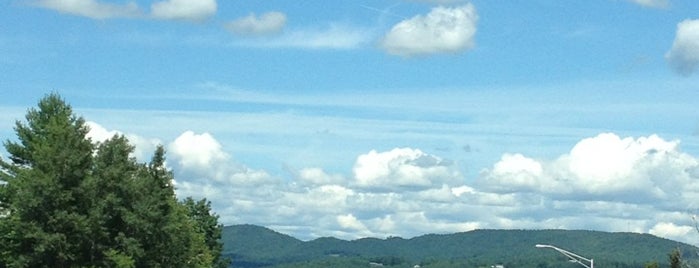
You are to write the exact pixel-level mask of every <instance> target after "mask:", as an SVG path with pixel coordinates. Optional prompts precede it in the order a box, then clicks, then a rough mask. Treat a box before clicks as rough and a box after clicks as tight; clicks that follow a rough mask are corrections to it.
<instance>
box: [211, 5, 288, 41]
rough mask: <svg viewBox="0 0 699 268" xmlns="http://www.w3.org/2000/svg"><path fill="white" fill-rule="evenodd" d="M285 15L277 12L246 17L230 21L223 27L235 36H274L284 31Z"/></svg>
mask: <svg viewBox="0 0 699 268" xmlns="http://www.w3.org/2000/svg"><path fill="white" fill-rule="evenodd" d="M285 25H286V14H284V13H282V12H278V11H271V12H267V13H263V14H261V15H259V16H257V15H255V14H254V13H253V14H250V15H248V16H245V17H242V18H239V19H236V20H233V21H230V22H228V23H226V24H225V25H224V27H225V28H226V30H228V31H229V32H231V33H233V34H237V35H252V36H259V35H268V34H276V33H279V32H281V31H282V29H284V26H285Z"/></svg>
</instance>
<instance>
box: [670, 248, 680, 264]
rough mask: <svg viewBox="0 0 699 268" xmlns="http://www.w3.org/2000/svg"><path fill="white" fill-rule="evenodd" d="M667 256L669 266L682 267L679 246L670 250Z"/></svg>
mask: <svg viewBox="0 0 699 268" xmlns="http://www.w3.org/2000/svg"><path fill="white" fill-rule="evenodd" d="M669 258H670V268H680V267H682V256H681V253H680V249H679V248H677V249H675V250H673V251H672V252H670V254H669Z"/></svg>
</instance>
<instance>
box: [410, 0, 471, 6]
mask: <svg viewBox="0 0 699 268" xmlns="http://www.w3.org/2000/svg"><path fill="white" fill-rule="evenodd" d="M410 1H411V2H423V3H430V4H440V5H444V4H453V3H461V2H466V1H467V0H410Z"/></svg>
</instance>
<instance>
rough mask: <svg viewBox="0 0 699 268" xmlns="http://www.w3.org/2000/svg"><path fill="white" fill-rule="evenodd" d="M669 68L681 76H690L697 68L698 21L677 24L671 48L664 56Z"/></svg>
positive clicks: (698, 52) (685, 21) (698, 63)
mask: <svg viewBox="0 0 699 268" xmlns="http://www.w3.org/2000/svg"><path fill="white" fill-rule="evenodd" d="M665 59H666V60H667V61H668V63H669V64H670V66H671V67H672V68H673V69H675V71H677V72H678V73H680V74H682V75H690V74H692V73H693V72H694V71H696V70H697V67H699V19H696V20H684V21H682V22H680V23H679V24H677V32H676V34H675V40H674V41H673V43H672V48H670V51H668V52H667V53H666V54H665Z"/></svg>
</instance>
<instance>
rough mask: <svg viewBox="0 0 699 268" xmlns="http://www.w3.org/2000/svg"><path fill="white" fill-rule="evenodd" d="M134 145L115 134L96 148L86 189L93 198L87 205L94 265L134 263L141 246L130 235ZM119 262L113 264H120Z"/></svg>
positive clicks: (133, 193)
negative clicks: (92, 170)
mask: <svg viewBox="0 0 699 268" xmlns="http://www.w3.org/2000/svg"><path fill="white" fill-rule="evenodd" d="M133 150H134V147H133V146H132V145H130V144H129V142H128V140H127V139H126V138H125V137H124V136H123V135H115V136H114V137H112V138H111V139H109V140H106V141H104V142H103V143H102V144H99V145H98V147H97V153H96V154H95V160H94V167H93V168H94V172H93V176H92V177H91V178H90V179H89V180H88V181H87V186H88V187H87V188H88V189H89V192H90V193H91V196H92V200H95V201H94V202H93V203H92V206H91V207H90V211H89V212H90V223H91V228H92V229H91V231H92V238H91V239H92V243H93V244H92V247H91V250H92V252H91V257H92V258H91V260H92V262H93V264H95V265H98V266H112V265H117V264H118V263H121V264H123V263H131V262H135V260H134V259H135V258H139V257H141V256H143V254H144V253H143V249H142V247H141V245H140V242H139V241H138V238H137V237H135V236H134V232H133V230H134V227H135V226H134V225H135V224H138V222H129V219H133V218H134V217H135V215H134V211H133V202H134V200H135V199H134V195H135V193H136V191H137V189H135V188H134V180H135V179H136V174H137V171H138V164H137V163H136V160H135V159H134V158H133V157H130V155H131V153H133ZM121 264H119V265H117V266H122V265H121Z"/></svg>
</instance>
